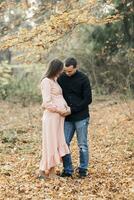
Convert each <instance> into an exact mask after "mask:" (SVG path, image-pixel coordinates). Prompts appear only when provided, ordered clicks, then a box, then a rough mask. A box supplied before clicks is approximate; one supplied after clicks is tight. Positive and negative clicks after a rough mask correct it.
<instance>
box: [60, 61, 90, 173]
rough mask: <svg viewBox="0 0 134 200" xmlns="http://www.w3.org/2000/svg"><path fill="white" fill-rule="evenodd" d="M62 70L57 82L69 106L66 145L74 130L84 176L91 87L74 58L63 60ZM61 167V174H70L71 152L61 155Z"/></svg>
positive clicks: (80, 167)
mask: <svg viewBox="0 0 134 200" xmlns="http://www.w3.org/2000/svg"><path fill="white" fill-rule="evenodd" d="M64 71H65V72H64V73H63V74H62V75H61V76H60V77H59V79H58V83H59V84H60V86H61V88H62V90H63V96H64V98H65V100H66V102H67V104H68V106H70V108H71V114H70V115H68V116H66V118H65V126H64V132H65V139H66V143H67V144H68V146H70V143H71V140H72V138H73V136H74V132H75V131H76V135H77V143H78V147H79V159H80V165H79V168H78V172H79V176H80V177H85V176H86V175H87V169H88V163H89V151H88V136H87V135H88V123H89V110H88V105H89V104H90V103H91V102H92V93H91V87H90V82H89V79H88V77H87V76H86V75H85V74H84V73H82V72H80V71H79V70H78V67H77V61H76V59H74V58H68V59H67V60H66V61H65V68H64ZM63 167H64V170H63V172H62V174H61V176H62V177H70V176H72V173H73V171H74V170H73V166H72V159H71V154H68V155H65V156H64V157H63Z"/></svg>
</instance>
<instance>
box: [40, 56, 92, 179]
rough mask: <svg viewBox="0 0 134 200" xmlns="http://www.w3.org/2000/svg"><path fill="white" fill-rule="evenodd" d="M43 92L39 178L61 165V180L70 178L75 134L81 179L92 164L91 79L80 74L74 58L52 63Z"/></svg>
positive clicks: (42, 87)
mask: <svg viewBox="0 0 134 200" xmlns="http://www.w3.org/2000/svg"><path fill="white" fill-rule="evenodd" d="M41 92H42V99H43V103H42V108H43V117H42V157H41V161H40V167H39V170H40V172H39V178H40V179H42V178H43V179H45V178H46V177H48V176H50V174H51V173H54V169H55V167H56V166H57V165H58V164H59V163H60V162H61V161H62V162H63V171H62V172H61V174H60V176H61V177H71V176H72V174H73V172H74V169H73V164H72V159H71V152H70V143H71V141H72V138H73V136H74V133H75V132H76V136H77V144H78V147H79V161H80V164H79V167H78V173H79V176H80V177H85V176H86V175H87V169H88V163H89V149H88V123H89V109H88V106H89V104H90V103H91V102H92V93H91V87H90V82H89V79H88V77H87V76H86V75H85V74H84V73H82V72H80V71H79V70H78V66H77V61H76V59H75V58H68V59H66V61H65V65H64V64H63V63H62V62H61V61H60V60H58V59H55V60H53V61H51V63H50V64H49V66H48V69H47V71H46V73H45V76H44V77H43V79H42V81H41Z"/></svg>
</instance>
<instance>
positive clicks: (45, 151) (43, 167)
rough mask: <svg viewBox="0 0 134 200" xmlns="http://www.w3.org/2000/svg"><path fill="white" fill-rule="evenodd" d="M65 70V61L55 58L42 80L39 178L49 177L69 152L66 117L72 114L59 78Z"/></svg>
mask: <svg viewBox="0 0 134 200" xmlns="http://www.w3.org/2000/svg"><path fill="white" fill-rule="evenodd" d="M62 71H63V63H62V62H61V61H60V60H58V59H55V60H53V61H52V62H51V63H50V65H49V67H48V70H47V72H46V74H45V76H44V78H43V79H42V81H41V92H42V99H43V103H42V108H43V110H44V112H43V117H42V158H41V161H40V172H39V178H40V179H44V178H46V177H48V176H49V175H50V174H51V173H52V172H53V171H54V167H55V166H56V165H58V164H59V163H60V162H61V161H62V157H63V156H65V155H66V154H69V149H68V146H67V144H66V142H65V138H64V118H65V116H67V115H69V114H70V107H68V105H67V103H66V101H65V100H64V98H63V95H62V89H61V87H60V85H59V84H58V82H57V78H58V77H59V75H60V74H61V73H62Z"/></svg>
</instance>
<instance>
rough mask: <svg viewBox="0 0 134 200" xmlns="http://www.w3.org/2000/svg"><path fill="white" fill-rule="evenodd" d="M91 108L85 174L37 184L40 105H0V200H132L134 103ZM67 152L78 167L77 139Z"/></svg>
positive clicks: (98, 103) (105, 103)
mask: <svg viewBox="0 0 134 200" xmlns="http://www.w3.org/2000/svg"><path fill="white" fill-rule="evenodd" d="M90 109H91V121H90V127H89V137H90V139H89V141H90V167H89V175H88V176H87V177H86V178H85V179H79V178H78V177H77V174H76V173H75V174H74V177H73V178H72V179H71V178H59V177H55V178H53V179H50V180H46V181H44V180H42V181H39V180H38V179H37V178H36V177H37V174H38V167H39V160H40V148H41V115H42V111H41V108H40V105H39V104H37V105H29V107H25V108H24V107H22V106H21V105H20V104H17V105H16V104H11V103H6V102H0V122H1V123H0V165H1V166H0V174H1V175H0V191H1V192H0V193H1V195H0V199H1V200H8V199H9V200H19V199H20V200H21V199H22V200H26V199H27V200H28V199H29V200H30V199H31V200H101V199H111V200H116V199H124V200H131V199H133V197H134V185H133V167H134V163H133V155H134V138H133V135H134V101H132V100H128V101H121V100H107V101H102V100H101V101H96V102H94V104H92V106H91V108H90ZM71 147H72V148H71V150H72V155H73V163H74V167H75V168H76V167H77V163H78V148H77V145H76V138H74V140H73V141H72V144H71ZM61 168H62V165H61V166H59V169H60V170H61Z"/></svg>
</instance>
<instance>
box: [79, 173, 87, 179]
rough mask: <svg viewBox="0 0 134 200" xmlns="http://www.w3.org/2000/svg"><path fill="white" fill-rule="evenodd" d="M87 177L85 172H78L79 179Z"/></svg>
mask: <svg viewBox="0 0 134 200" xmlns="http://www.w3.org/2000/svg"><path fill="white" fill-rule="evenodd" d="M86 176H87V173H86V172H79V178H85V177H86Z"/></svg>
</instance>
